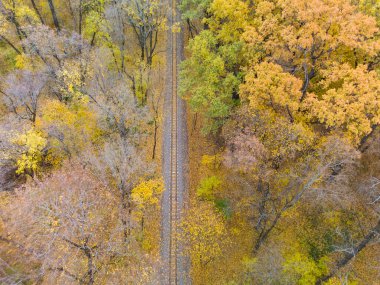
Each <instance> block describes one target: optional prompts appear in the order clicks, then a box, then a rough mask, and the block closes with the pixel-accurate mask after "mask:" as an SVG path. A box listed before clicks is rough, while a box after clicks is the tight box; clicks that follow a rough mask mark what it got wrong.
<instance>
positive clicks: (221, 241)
mask: <svg viewBox="0 0 380 285" xmlns="http://www.w3.org/2000/svg"><path fill="white" fill-rule="evenodd" d="M181 229H182V230H181V231H180V239H181V240H184V241H187V242H188V243H187V245H188V246H187V248H186V250H187V251H188V253H189V254H190V256H191V262H192V265H193V266H195V267H197V268H202V266H204V265H205V264H207V263H208V262H209V261H211V260H213V259H215V258H217V257H220V256H221V255H222V250H223V248H224V246H226V245H227V244H228V243H229V242H230V241H229V239H228V232H227V229H226V224H225V221H224V219H223V217H222V215H221V214H220V213H219V212H217V211H216V210H215V208H214V206H213V205H212V204H210V203H208V202H202V203H199V204H197V207H192V208H191V209H190V210H189V211H188V214H187V217H186V218H185V220H184V221H183V222H182V224H181Z"/></svg>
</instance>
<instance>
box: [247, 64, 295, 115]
mask: <svg viewBox="0 0 380 285" xmlns="http://www.w3.org/2000/svg"><path fill="white" fill-rule="evenodd" d="M301 86H302V81H301V80H300V79H298V78H296V77H294V76H293V75H291V74H289V73H287V72H284V71H283V70H282V67H281V66H279V65H277V64H274V63H269V62H263V63H261V64H259V65H257V66H255V68H254V70H252V71H250V72H248V73H247V75H246V77H245V83H244V84H242V85H241V86H240V91H241V94H242V95H243V96H247V98H248V100H249V102H250V106H251V108H253V109H259V110H263V109H266V108H272V109H273V110H274V111H276V112H278V113H280V114H283V115H284V116H285V117H286V116H289V117H290V118H289V119H290V120H293V119H294V115H295V113H297V112H298V110H299V108H300V98H301V96H302V93H301V91H300V90H301Z"/></svg>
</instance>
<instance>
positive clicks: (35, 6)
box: [31, 0, 45, 25]
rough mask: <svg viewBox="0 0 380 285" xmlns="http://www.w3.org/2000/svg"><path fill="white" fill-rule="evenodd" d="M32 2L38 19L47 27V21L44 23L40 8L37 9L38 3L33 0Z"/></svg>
mask: <svg viewBox="0 0 380 285" xmlns="http://www.w3.org/2000/svg"><path fill="white" fill-rule="evenodd" d="M31 2H32V6H33V9H34V11H35V12H36V14H37V16H38V18H39V19H40V21H41V23H42V24H43V25H45V21H44V19H43V18H42V16H41V13H40V11H39V10H38V8H37V5H36V2H35V1H34V0H31Z"/></svg>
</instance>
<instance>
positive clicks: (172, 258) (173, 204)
mask: <svg viewBox="0 0 380 285" xmlns="http://www.w3.org/2000/svg"><path fill="white" fill-rule="evenodd" d="M169 1H170V2H171V9H170V10H171V24H172V25H173V24H174V22H175V18H176V4H177V3H176V0H169ZM170 40H171V47H172V48H171V59H172V61H171V78H172V83H171V97H172V98H171V140H170V141H171V143H170V223H169V224H170V231H169V232H170V240H169V251H170V253H169V267H170V269H169V284H170V285H172V284H177V283H178V272H177V271H178V256H177V254H178V244H177V224H178V112H177V111H178V110H177V109H178V98H177V35H176V34H175V33H173V32H171V33H170Z"/></svg>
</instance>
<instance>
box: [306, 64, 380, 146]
mask: <svg viewBox="0 0 380 285" xmlns="http://www.w3.org/2000/svg"><path fill="white" fill-rule="evenodd" d="M322 74H323V75H324V76H325V78H326V79H325V80H324V81H322V82H321V85H322V86H323V87H324V88H326V89H327V91H326V92H325V93H324V94H323V95H322V96H321V98H318V97H317V96H315V95H313V94H311V96H310V97H309V98H308V99H307V101H306V103H307V104H308V108H309V110H310V114H311V115H312V116H315V117H317V118H318V120H319V121H320V122H321V123H324V124H326V126H327V127H330V128H340V129H343V131H344V132H345V133H346V135H347V137H348V138H349V139H350V140H351V141H352V142H353V143H354V144H356V145H357V144H359V143H360V140H361V139H362V138H363V137H364V136H365V135H367V134H369V133H370V132H371V131H372V127H373V126H374V125H378V124H379V123H380V105H379V102H380V79H379V76H378V75H377V73H376V71H368V70H367V67H366V66H365V65H359V66H358V67H357V68H355V69H354V68H352V67H350V66H349V65H348V64H342V65H338V64H334V65H333V66H332V67H331V68H330V69H328V70H324V71H323V72H322Z"/></svg>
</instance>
